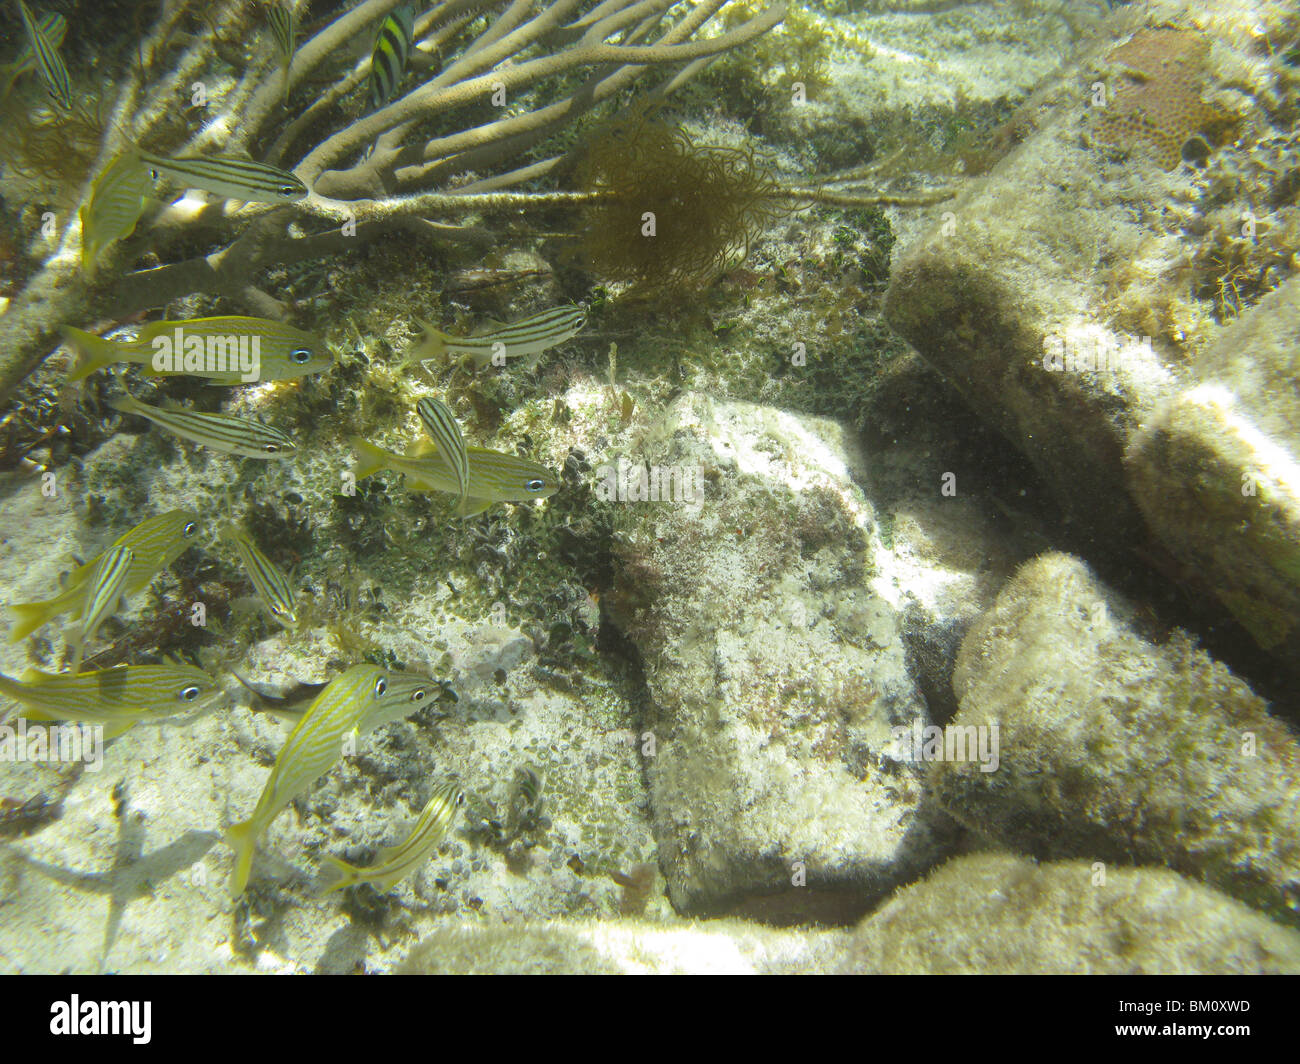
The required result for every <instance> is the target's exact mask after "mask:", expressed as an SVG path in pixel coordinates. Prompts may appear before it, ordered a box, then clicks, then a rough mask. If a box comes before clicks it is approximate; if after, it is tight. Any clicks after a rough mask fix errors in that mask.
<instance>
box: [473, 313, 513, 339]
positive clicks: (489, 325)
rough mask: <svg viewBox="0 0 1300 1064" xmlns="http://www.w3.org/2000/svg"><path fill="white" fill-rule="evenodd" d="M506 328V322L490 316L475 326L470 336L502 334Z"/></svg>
mask: <svg viewBox="0 0 1300 1064" xmlns="http://www.w3.org/2000/svg"><path fill="white" fill-rule="evenodd" d="M505 327H506V323H505V322H503V321H501V320H500V319H498V318H494V317H492V316H490V315H489V316H487V317H485V318H483V319H482V320H481V321H480V322H479V323H478V324H477V325H475V326H474V328H473V330H472V331H471V332H470V336H486V335H487V334H488V333H494V332H500V331H501V330H502V329H504V328H505Z"/></svg>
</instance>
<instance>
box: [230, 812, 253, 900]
mask: <svg viewBox="0 0 1300 1064" xmlns="http://www.w3.org/2000/svg"><path fill="white" fill-rule="evenodd" d="M226 845H227V846H229V847H230V848H231V849H232V850H234V851H235V867H234V868H233V869H232V870H231V872H230V896H231V897H232V898H238V897H239V896H240V895H241V894H243V893H244V888H245V887H246V886H248V876H249V873H250V872H252V870H253V851H254V849H255V848H256V846H257V828H256V826H255V822H254V820H253V819H252V818H251V817H250V818H249V819H248V820H245V821H244V822H243V823H242V824H233V825H231V827H229V828H228V829H227V830H226Z"/></svg>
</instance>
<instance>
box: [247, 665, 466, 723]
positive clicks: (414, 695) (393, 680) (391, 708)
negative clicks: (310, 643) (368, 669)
mask: <svg viewBox="0 0 1300 1064" xmlns="http://www.w3.org/2000/svg"><path fill="white" fill-rule="evenodd" d="M234 677H235V679H236V680H238V681H239V682H240V683H241V684H243V685H244V687H245V689H247V691H248V693H249V695H250V698H249V707H248V708H249V709H251V710H252V711H253V712H254V713H270V714H271V715H272V716H273V717H275V718H277V719H278V720H281V721H284V722H286V723H288V724H289V725H291V726H292V725H295V724H297V723H298V722H299V721H300V720H302V717H303V714H304V713H305V712H306V711H307V709H308V708H309V707H310V704H311V703H312V702H313V701H314V700H315V698H316V696H317V695H318V694H320V692H321V688H323V687H325V684H299V685H298V687H297V689H296V690H295V692H294V693H292V694H290V695H288V696H286V697H285V698H272V697H271V696H270V695H267V694H265V693H263V692H262V691H259V690H258V689H257V688H256V687H254V686H253V685H252V684H251V683H249V682H248V681H247V680H245V679H244V678H243V677H242V676H240V675H239V673H235V674H234ZM443 690H444V688H443V687H442V685H441V684H439V683H437V682H436V681H434V680H430V679H429V678H428V677H427V676H420V675H418V674H416V673H413V672H390V673H389V674H388V693H387V694H385V695H384V698H383V701H382V702H378V703H376V704H375V705H374V706H373V707H371V709H370V711H368V712H367V713H366V715H365V716H364V717H362V718H361V725H360V728H359V734H361V735H365V734H366V733H367V732H371V731H374V730H375V729H376V728H378V727H381V726H382V725H384V724H389V723H391V722H392V721H395V720H402V719H404V718H406V717H409V716H410V715H411V714H412V713H415V712H417V711H418V710H420V709H422V708H424V707H425V706H428V705H435V704H437V702H438V696H439V694H440V693H441V692H442V691H443ZM304 692H305V693H304ZM453 697H454V696H453Z"/></svg>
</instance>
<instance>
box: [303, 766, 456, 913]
mask: <svg viewBox="0 0 1300 1064" xmlns="http://www.w3.org/2000/svg"><path fill="white" fill-rule="evenodd" d="M464 804H465V792H464V791H462V790H461V789H460V785H459V784H456V783H443V784H440V785H439V786H437V787H435V788H434V789H433V797H432V798H430V799H429V802H428V804H427V805H426V806H425V807H424V808H423V809H422V810H421V811H420V815H419V816H418V817H416V820H415V825H414V826H413V827H412V828H411V832H410V834H409V835H407V836H406V838H405V839H403V840H402V841H401V842H399V843H398V844H397V845H396V846H384V847H381V848H380V850H379V853H378V854H377V855H376V856H375V861H374V864H372V865H369V866H367V867H366V868H358V867H357V866H356V865H352V864H348V862H347V861H343V860H340V859H339V858H337V857H329V856H327V857H326V858H325V860H326V861H328V862H329V863H330V865H331V866H332V867H333V868H334V870H335V871H336V872H338V874H339V876H338V879H336V880H335V881H334V882H333V883H331V884H330V886H329V887H327V888H326V890H325V893H326V894H328V893H329V892H330V891H332V890H341V889H342V888H344V887H351V886H355V885H356V884H357V883H369V884H370V885H371V886H373V887H374V888H375V889H376V890H380V891H387V890H392V889H393V887H395V886H397V884H398V883H400V882H401V881H402V880H403V879H405V878H406V877H407V876H409V875H410V874H411V873H412V872H416V871H418V870H419V868H420V866H421V865H423V864H424V863H425V862H427V861H428V860H429V854H430V852H431V851H432V850H433V848H434V847H435V846H437V845H438V843H440V842H441V841H442V840H443V839H444V838H445V837H446V835H447V831H448V829H449V828H450V827H451V824H452V821H453V820H455V818H456V810H457V809H459V808H460V807H461V806H462V805H464Z"/></svg>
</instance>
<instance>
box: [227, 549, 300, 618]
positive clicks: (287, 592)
mask: <svg viewBox="0 0 1300 1064" xmlns="http://www.w3.org/2000/svg"><path fill="white" fill-rule="evenodd" d="M221 538H222V539H224V540H225V541H226V542H227V543H229V544H230V545H231V546H232V547H234V548H235V551H236V552H237V553H238V554H239V560H240V561H241V562H242V563H243V565H244V571H245V572H246V573H247V574H248V579H249V580H251V581H252V583H253V589H254V590H255V591H256V592H257V594H258V597H259V598H260V599H261V600H262V603H263V605H265V606H266V608H267V609H268V610H269V611H270V613H271V616H272V617H274V618H275V619H276V620H277V621H279V622H280V623H281V624H282V625H284V626H285V627H286V628H293V627H294V626H295V625H296V624H297V623H298V616H297V613H296V612H295V610H296V605H295V604H296V602H297V596H295V595H294V591H293V585H292V584H291V583H290V582H289V578H288V577H287V576H285V575H284V572H283V571H282V570H281V569H280V567H279V566H278V565H276V564H275V562H273V561H271V559H270V558H268V557H267V556H266V555H265V554H263V553H262V552H261V551H260V550H258V549H257V545H256V544H255V543H254V542H253V541H252V540H251V539H249V537H248V536H247V534H245V533H244V532H243V531H242V530H241V529H238V528H235V527H234V526H233V525H228V526H227V527H226V528H224V529H222V532H221Z"/></svg>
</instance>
